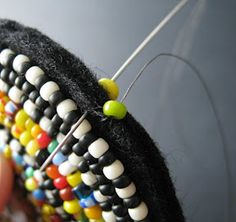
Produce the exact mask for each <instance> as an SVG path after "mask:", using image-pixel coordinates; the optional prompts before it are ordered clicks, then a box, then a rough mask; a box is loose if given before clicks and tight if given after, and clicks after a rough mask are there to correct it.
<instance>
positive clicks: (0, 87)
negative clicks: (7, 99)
mask: <svg viewBox="0 0 236 222" xmlns="http://www.w3.org/2000/svg"><path fill="white" fill-rule="evenodd" d="M9 89H10V86H9V85H8V84H7V83H6V82H4V81H3V80H2V79H0V91H2V92H5V93H7V92H8V91H9Z"/></svg>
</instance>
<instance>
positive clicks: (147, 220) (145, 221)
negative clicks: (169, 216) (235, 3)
mask: <svg viewBox="0 0 236 222" xmlns="http://www.w3.org/2000/svg"><path fill="white" fill-rule="evenodd" d="M138 222H151V220H149V219H148V218H145V219H144V220H139V221H138Z"/></svg>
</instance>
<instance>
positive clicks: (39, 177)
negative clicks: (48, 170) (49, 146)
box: [34, 170, 44, 185]
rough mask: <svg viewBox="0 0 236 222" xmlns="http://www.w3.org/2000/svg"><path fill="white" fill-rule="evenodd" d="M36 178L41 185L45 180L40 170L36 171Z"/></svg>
mask: <svg viewBox="0 0 236 222" xmlns="http://www.w3.org/2000/svg"><path fill="white" fill-rule="evenodd" d="M34 178H35V179H36V180H37V182H38V183H39V184H40V185H41V184H42V183H43V181H44V179H43V175H42V172H41V171H40V170H35V171H34Z"/></svg>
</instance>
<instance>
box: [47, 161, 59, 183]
mask: <svg viewBox="0 0 236 222" xmlns="http://www.w3.org/2000/svg"><path fill="white" fill-rule="evenodd" d="M46 173H47V175H48V177H50V178H51V179H56V178H58V177H61V174H60V173H59V171H58V167H57V166H56V165H54V164H51V165H50V166H48V167H47V168H46Z"/></svg>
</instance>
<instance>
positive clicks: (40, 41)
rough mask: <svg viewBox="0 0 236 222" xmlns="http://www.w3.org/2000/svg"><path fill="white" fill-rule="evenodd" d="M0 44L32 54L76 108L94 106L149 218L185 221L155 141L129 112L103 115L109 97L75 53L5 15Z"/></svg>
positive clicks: (93, 118) (94, 119) (100, 129)
mask: <svg viewBox="0 0 236 222" xmlns="http://www.w3.org/2000/svg"><path fill="white" fill-rule="evenodd" d="M0 47H1V48H4V47H9V48H11V49H12V50H14V51H15V52H16V53H21V54H25V55H27V56H28V57H29V58H31V60H32V63H33V64H36V65H39V66H40V67H41V68H43V70H44V71H45V72H46V73H47V75H48V76H50V77H51V79H53V80H55V81H56V82H57V83H58V84H59V85H60V87H61V89H62V91H63V92H64V94H65V95H67V96H68V97H71V98H73V99H74V100H75V101H76V102H77V104H78V107H79V108H80V110H81V112H83V111H85V110H94V109H95V110H96V111H94V112H91V114H90V115H89V117H88V119H89V121H90V122H91V123H92V125H93V127H94V128H95V130H96V133H97V134H98V135H99V136H101V137H103V138H104V139H106V140H107V141H108V142H109V144H110V145H111V149H112V150H113V152H114V153H115V155H116V156H117V158H119V159H120V160H121V161H122V162H123V164H124V165H125V169H126V173H127V174H128V175H129V176H130V178H131V179H132V180H133V181H134V183H135V184H136V186H137V189H138V191H139V193H140V195H141V197H142V198H143V200H144V201H145V202H146V203H147V205H148V208H149V211H150V213H149V215H150V219H151V221H152V222H159V221H160V222H180V221H181V222H182V221H184V216H183V213H182V210H181V207H180V205H179V202H178V200H177V198H176V195H175V190H174V187H173V184H172V182H171V179H170V176H169V172H168V169H167V167H166V164H165V160H164V158H163V157H162V155H161V154H160V151H159V149H158V146H157V145H156V144H155V143H154V142H153V141H152V139H151V138H150V137H149V135H148V134H147V133H146V131H145V130H144V129H143V127H142V126H141V125H140V124H139V123H138V122H137V121H136V120H135V119H134V118H133V117H132V116H131V115H130V114H128V115H127V116H126V118H125V119H124V120H121V121H120V120H119V121H118V120H114V119H111V118H105V117H104V116H103V113H102V111H101V109H100V108H101V107H102V105H103V104H104V103H105V101H107V100H108V98H107V95H106V93H105V92H104V91H103V89H101V88H100V87H99V85H98V83H97V79H96V77H95V75H94V74H93V73H91V71H90V70H89V69H88V68H87V67H86V66H85V65H84V63H83V62H82V61H81V60H80V59H78V58H76V57H75V56H74V55H72V54H71V53H69V52H68V51H67V50H65V49H64V48H62V47H61V46H60V45H58V44H57V43H55V42H54V41H52V40H51V39H50V38H48V37H47V36H45V35H43V34H41V33H40V32H38V31H37V30H35V29H32V28H28V27H24V26H22V25H20V24H18V23H16V22H14V21H9V20H0Z"/></svg>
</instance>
